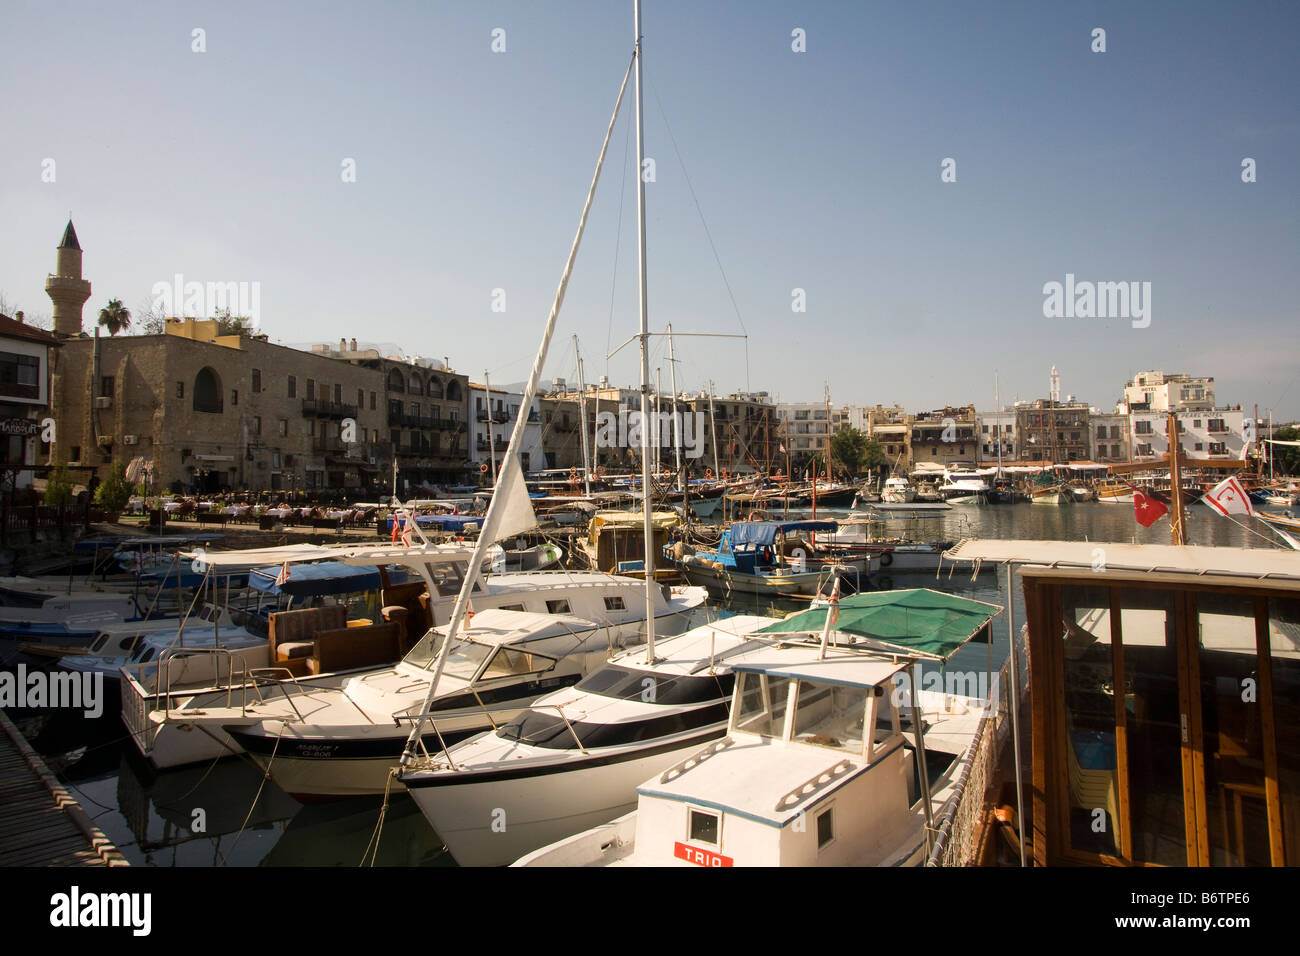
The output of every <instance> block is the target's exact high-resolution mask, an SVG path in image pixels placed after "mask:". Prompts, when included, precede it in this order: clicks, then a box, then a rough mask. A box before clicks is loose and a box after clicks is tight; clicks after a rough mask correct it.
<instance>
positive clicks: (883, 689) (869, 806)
mask: <svg viewBox="0 0 1300 956" xmlns="http://www.w3.org/2000/svg"><path fill="white" fill-rule="evenodd" d="M905 666H906V665H905V663H895V662H894V661H891V660H889V659H888V658H884V657H875V656H867V657H855V658H852V659H850V658H846V657H845V656H844V654H843V652H838V653H835V654H834V655H833V656H832V657H831V658H829V659H826V660H818V648H817V647H816V646H813V647H809V646H807V645H783V646H781V647H774V648H769V649H765V650H764V651H762V652H759V653H758V654H756V655H753V656H749V657H747V658H746V659H745V660H743V661H742V662H738V663H736V664H735V665H734V671H735V674H736V686H735V690H734V691H733V696H732V702H731V722H730V725H729V727H728V732H727V736H726V737H725V738H723V739H722V740H720V741H718V742H717V743H715V744H713V745H711V746H710V747H708V748H706V749H705V750H703V751H701V752H699V753H697V754H695V755H693V756H692V757H690V758H689V759H687V760H685V761H683V762H682V763H680V764H678V765H677V766H675V767H672V768H670V769H669V770H667V771H665V772H664V773H663V774H661V775H660V776H659V777H658V778H655V779H652V780H650V781H648V782H647V783H645V784H642V786H641V787H639V788H638V790H637V792H638V794H639V795H640V797H639V802H638V804H637V821H636V828H637V833H636V862H637V864H638V865H649V866H662V865H670V864H676V865H681V864H683V863H687V864H694V865H697V866H736V865H740V866H814V865H819V866H836V865H854V864H860V865H872V864H878V863H885V862H892V861H893V860H894V858H895V857H896V856H899V855H900V854H901V855H902V857H906V856H909V855H911V854H910V851H912V850H917V849H923V848H924V846H925V838H924V836H923V834H921V833H920V832H916V833H911V831H912V829H913V828H912V827H911V822H912V816H913V814H912V809H911V808H912V804H913V803H914V801H915V800H916V797H917V793H916V782H915V779H914V775H913V769H912V758H911V754H910V751H905V749H904V737H903V732H902V727H901V725H900V719H899V713H898V708H897V707H896V706H895V702H894V696H895V695H894V694H893V693H892V691H893V689H894V680H895V676H896V675H897V674H898V673H899V672H900V671H901V670H903V668H904V667H905ZM909 835H911V836H915V840H909ZM903 844H906V846H903Z"/></svg>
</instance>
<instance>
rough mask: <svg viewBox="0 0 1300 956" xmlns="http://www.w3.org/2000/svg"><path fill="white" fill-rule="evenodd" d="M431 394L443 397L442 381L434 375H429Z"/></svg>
mask: <svg viewBox="0 0 1300 956" xmlns="http://www.w3.org/2000/svg"><path fill="white" fill-rule="evenodd" d="M429 395H430V397H432V398H442V381H441V380H439V379H437V378H434V377H433V376H430V377H429Z"/></svg>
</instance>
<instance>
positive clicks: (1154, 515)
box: [1125, 482, 1169, 528]
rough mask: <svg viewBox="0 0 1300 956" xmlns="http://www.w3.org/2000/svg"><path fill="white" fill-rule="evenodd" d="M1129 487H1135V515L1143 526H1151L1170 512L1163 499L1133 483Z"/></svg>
mask: <svg viewBox="0 0 1300 956" xmlns="http://www.w3.org/2000/svg"><path fill="white" fill-rule="evenodd" d="M1125 484H1127V482H1125ZM1129 487H1130V488H1133V517H1135V518H1136V519H1137V523H1138V524H1140V525H1141V526H1142V527H1144V528H1149V527H1151V526H1152V525H1153V524H1155V523H1156V522H1157V521H1159V520H1160V519H1161V518H1163V517H1164V516H1165V515H1166V514H1168V513H1169V509H1168V508H1166V507H1165V504H1164V502H1163V501H1160V500H1159V499H1158V498H1153V497H1151V496H1150V495H1148V494H1146V493H1145V492H1143V491H1142V490H1141V489H1140V488H1135V487H1134V486H1133V485H1129Z"/></svg>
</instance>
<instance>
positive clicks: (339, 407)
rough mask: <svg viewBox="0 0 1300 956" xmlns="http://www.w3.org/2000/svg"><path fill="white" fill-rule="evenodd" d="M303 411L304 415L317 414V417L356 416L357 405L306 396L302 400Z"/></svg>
mask: <svg viewBox="0 0 1300 956" xmlns="http://www.w3.org/2000/svg"><path fill="white" fill-rule="evenodd" d="M302 413H303V415H304V416H308V417H310V416H315V417H317V418H356V417H357V406H355V405H349V404H347V403H346V402H327V401H324V400H323V399H319V398H304V399H303V400H302Z"/></svg>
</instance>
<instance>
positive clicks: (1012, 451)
mask: <svg viewBox="0 0 1300 956" xmlns="http://www.w3.org/2000/svg"><path fill="white" fill-rule="evenodd" d="M975 419H976V424H977V426H978V428H979V442H980V449H979V459H980V461H981V462H982V463H983V464H985V465H996V464H997V462H998V455H999V450H1000V451H1001V458H1002V463H1003V464H1004V465H1005V464H1009V463H1011V462H1014V461H1015V460H1016V412H1015V409H1002V410H1001V411H994V412H979V413H978V414H977V415H976V416H975ZM999 446H1001V447H1000V449H999Z"/></svg>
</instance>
